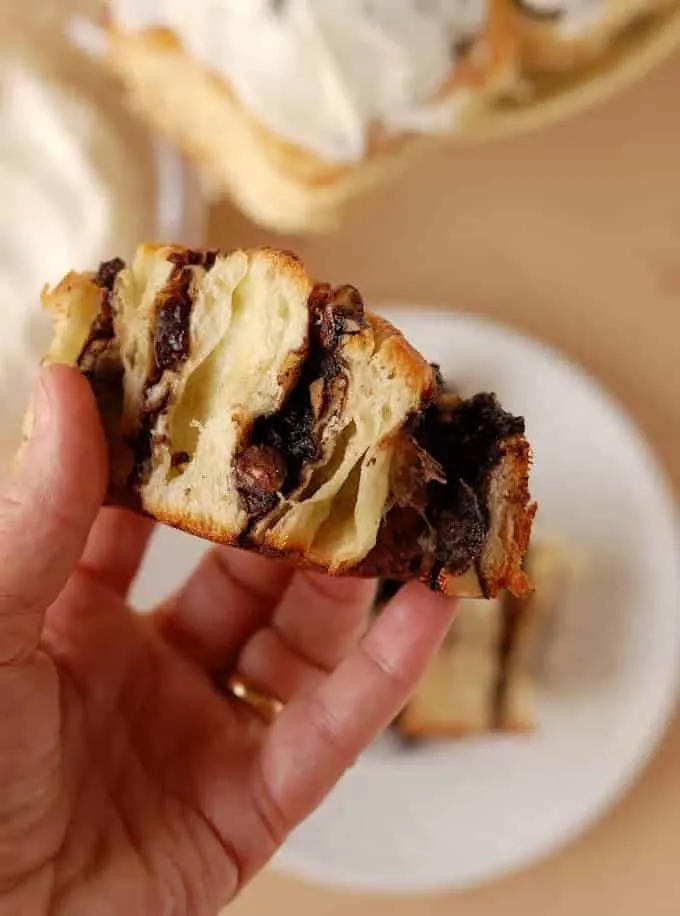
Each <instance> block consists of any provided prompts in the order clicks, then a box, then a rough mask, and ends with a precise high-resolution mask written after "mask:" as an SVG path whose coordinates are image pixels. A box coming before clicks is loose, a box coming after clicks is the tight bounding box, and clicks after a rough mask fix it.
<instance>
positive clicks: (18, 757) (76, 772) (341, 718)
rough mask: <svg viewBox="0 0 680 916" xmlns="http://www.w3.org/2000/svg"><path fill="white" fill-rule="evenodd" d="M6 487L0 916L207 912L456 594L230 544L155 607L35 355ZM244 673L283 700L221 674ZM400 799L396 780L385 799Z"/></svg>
mask: <svg viewBox="0 0 680 916" xmlns="http://www.w3.org/2000/svg"><path fill="white" fill-rule="evenodd" d="M35 416H36V422H35V426H34V431H33V434H32V436H31V439H30V441H29V443H28V446H27V449H26V451H25V453H24V455H23V456H22V459H21V462H20V465H19V467H18V469H17V471H16V472H15V473H14V474H13V475H12V476H11V477H10V479H9V482H8V484H7V486H6V487H5V489H4V492H2V494H1V495H0V914H1V916H5V914H20V916H33V914H46V913H50V914H60V916H61V914H63V916H85V914H87V916H91V914H93V913H96V914H97V916H113V914H124V916H161V914H163V916H166V914H167V916H179V914H191V916H201V914H207V916H215V913H216V912H217V910H218V909H219V907H220V906H221V905H223V904H226V903H228V902H229V901H230V900H231V899H233V897H234V896H235V895H236V894H237V893H238V891H239V890H240V889H241V888H242V887H243V885H244V884H245V883H246V882H247V881H248V880H249V879H250V878H251V877H252V876H253V875H254V874H255V873H256V872H257V871H258V869H260V868H261V867H262V866H263V865H264V864H265V863H266V862H267V860H268V859H269V858H270V857H271V855H272V854H273V853H274V852H275V850H276V849H277V848H278V847H279V846H280V844H281V843H282V842H283V840H284V839H285V837H286V835H287V834H288V833H289V831H290V830H291V829H292V828H293V827H295V826H296V825H297V824H298V823H299V822H300V821H301V820H302V819H303V818H304V817H306V816H307V815H308V814H309V813H310V812H311V811H312V810H313V809H314V808H315V807H316V805H318V803H319V802H320V801H321V800H322V799H323V797H324V796H325V795H326V793H327V792H328V791H329V790H330V789H331V787H332V786H333V784H334V783H335V782H336V781H337V779H338V778H339V777H340V776H341V774H342V773H343V771H344V770H345V769H346V768H347V767H348V766H350V765H351V764H352V763H353V761H354V760H355V759H356V757H357V755H358V754H360V752H361V751H362V750H363V748H365V747H366V745H367V744H369V742H370V741H371V740H372V739H373V738H374V736H375V735H376V734H377V732H378V731H379V730H380V729H382V728H383V727H384V726H385V725H386V724H387V723H388V722H389V720H390V719H391V718H392V717H393V716H394V715H395V714H396V713H397V712H398V710H399V709H400V707H401V706H402V704H403V703H404V701H405V699H406V697H407V695H408V693H409V691H410V690H411V689H412V687H413V686H414V684H415V682H416V680H417V678H418V677H419V675H420V674H421V672H422V671H423V668H424V667H425V665H426V663H427V662H428V660H429V659H430V657H431V656H432V654H433V653H434V652H435V650H436V648H437V646H438V645H439V643H440V641H441V639H442V637H443V636H444V633H445V631H446V629H447V627H448V624H449V622H450V616H451V609H450V607H449V606H447V604H446V602H444V601H442V600H441V599H440V598H438V597H437V596H434V595H431V594H430V593H428V592H427V591H426V590H425V589H423V588H421V587H419V586H409V587H408V588H405V589H404V590H402V592H401V593H400V594H399V596H398V597H397V598H396V599H395V600H394V601H393V602H392V603H391V605H390V606H389V607H388V609H387V610H386V611H385V613H384V614H383V615H381V618H380V620H379V622H378V623H377V624H376V625H375V626H374V627H373V629H372V630H371V632H370V633H369V634H368V635H364V630H365V628H366V622H367V616H368V610H369V606H370V603H371V599H372V595H373V586H372V585H371V584H370V583H366V582H361V581H357V580H349V579H330V578H326V577H323V576H320V575H318V574H313V573H309V572H298V573H295V572H294V571H293V570H292V569H291V568H289V567H288V565H286V564H283V563H280V562H274V561H271V560H265V559H263V558H261V557H257V556H251V555H247V554H245V553H241V552H238V551H232V550H228V549H225V548H216V549H214V550H213V551H211V552H209V553H208V554H206V557H205V558H204V560H203V562H202V564H201V565H200V567H199V568H198V570H197V571H196V572H195V573H194V574H193V576H192V577H191V578H190V579H189V580H188V581H187V582H186V584H185V585H184V586H183V587H182V589H181V590H180V591H179V592H178V593H177V594H176V595H175V596H174V597H173V598H172V600H170V601H168V602H166V603H165V604H164V606H163V607H161V608H159V609H158V610H157V611H156V612H155V613H154V614H153V615H148V616H147V615H139V614H135V613H134V612H133V611H132V610H131V608H130V607H129V606H128V605H127V604H126V595H127V592H128V589H129V587H130V584H131V582H132V581H133V579H134V577H135V574H136V572H137V569H138V566H139V564H140V562H141V558H142V556H143V552H144V548H145V545H146V543H147V541H148V538H149V536H150V534H151V525H150V523H149V521H148V520H146V519H143V518H141V517H138V516H135V515H133V514H131V513H127V512H124V511H122V510H113V509H105V510H103V511H100V508H101V503H102V500H103V496H104V491H105V485H106V475H107V468H106V449H105V444H104V441H103V437H102V433H101V430H100V427H99V421H98V418H97V413H96V408H95V405H94V401H93V398H92V395H91V393H90V390H89V387H88V386H87V384H86V383H85V381H84V380H83V379H82V378H81V376H80V375H79V374H78V373H77V372H75V371H73V370H70V369H66V368H64V367H53V368H51V369H48V370H45V372H44V373H43V375H42V377H41V382H40V384H39V386H38V391H37V394H36V404H35ZM229 670H231V671H238V672H239V674H240V675H241V676H242V677H244V678H247V679H248V680H249V681H250V682H252V683H253V684H257V686H258V688H259V689H260V690H261V691H262V692H263V693H265V694H269V695H272V696H275V697H277V698H279V699H280V700H281V701H282V702H283V703H284V704H285V706H284V708H283V710H282V711H281V712H280V714H279V715H278V716H277V717H276V719H275V721H274V722H273V724H269V725H268V724H267V723H266V722H265V721H264V720H263V719H261V718H260V717H259V716H258V715H257V713H256V712H254V711H253V710H252V708H250V707H249V706H247V705H245V704H244V703H242V702H241V701H239V700H237V699H236V698H234V697H233V696H232V695H230V694H228V693H227V692H226V691H220V690H219V689H218V687H217V686H216V684H217V683H218V682H219V680H220V673H221V672H224V671H229ZM397 801H398V800H397V799H395V803H396V802H397Z"/></svg>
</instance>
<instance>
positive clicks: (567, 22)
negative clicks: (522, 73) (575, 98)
mask: <svg viewBox="0 0 680 916" xmlns="http://www.w3.org/2000/svg"><path fill="white" fill-rule="evenodd" d="M515 3H516V6H517V17H518V26H519V28H520V30H521V34H522V40H521V41H522V60H523V65H524V67H525V69H526V70H527V71H529V72H533V71H541V70H547V71H553V70H569V69H571V68H573V67H579V66H582V65H584V64H587V63H589V62H591V61H594V60H596V59H597V58H598V57H599V56H600V55H603V54H606V53H607V51H608V50H609V48H610V47H611V45H612V44H613V43H615V42H616V40H617V39H618V38H619V37H620V36H621V35H622V34H624V33H625V31H626V30H627V29H629V28H630V27H631V26H634V25H635V24H636V23H638V22H640V21H644V20H645V19H646V18H649V17H652V16H654V15H655V14H659V13H661V12H663V11H665V10H666V9H670V8H671V7H672V6H673V0H515Z"/></svg>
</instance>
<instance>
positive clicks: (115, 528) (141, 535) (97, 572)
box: [80, 508, 154, 597]
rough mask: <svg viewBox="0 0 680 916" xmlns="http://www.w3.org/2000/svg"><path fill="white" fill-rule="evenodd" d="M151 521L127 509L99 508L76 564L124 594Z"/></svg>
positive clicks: (150, 530)
mask: <svg viewBox="0 0 680 916" xmlns="http://www.w3.org/2000/svg"><path fill="white" fill-rule="evenodd" d="M153 529H154V523H153V521H152V520H151V519H148V518H145V517H144V516H142V515H138V514H136V513H134V512H130V511H129V510H127V509H118V508H106V509H102V511H101V512H100V513H99V516H98V518H97V520H96V522H95V523H94V527H93V528H92V531H91V532H90V536H89V538H88V541H87V546H86V547H85V552H84V554H83V557H82V559H81V561H80V566H81V567H84V568H85V569H87V570H88V571H89V572H91V573H92V574H93V575H94V576H96V577H97V578H98V579H99V581H100V582H103V583H104V584H105V585H107V586H108V587H109V588H111V589H113V590H114V591H115V592H117V593H118V594H119V595H121V596H122V597H125V596H126V595H127V593H128V590H129V589H130V586H131V585H132V582H133V581H134V578H135V576H136V575H137V573H138V571H139V567H140V566H141V563H142V560H143V559H144V553H145V551H146V548H147V545H148V543H149V539H150V538H151V535H152V533H153Z"/></svg>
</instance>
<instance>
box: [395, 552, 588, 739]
mask: <svg viewBox="0 0 680 916" xmlns="http://www.w3.org/2000/svg"><path fill="white" fill-rule="evenodd" d="M526 568H527V572H528V575H529V577H530V579H531V582H532V585H533V590H532V592H531V593H530V594H528V595H524V596H520V597H517V596H513V595H510V594H507V593H506V594H504V595H502V596H499V597H497V598H495V599H493V600H490V601H471V600H467V599H463V600H461V601H460V602H459V607H458V610H457V612H456V617H455V620H454V622H453V624H452V626H451V630H450V632H449V634H448V636H447V639H446V641H445V643H444V645H443V647H442V649H441V650H440V652H439V654H438V655H437V657H436V658H435V659H434V661H433V663H432V664H431V666H430V667H429V669H428V670H427V672H426V674H425V676H424V678H423V679H422V681H421V683H420V685H419V686H418V688H417V690H416V691H415V693H414V694H413V696H412V697H411V698H410V700H409V702H408V704H407V705H406V707H405V709H404V710H403V711H402V713H401V714H400V716H399V717H398V719H397V720H396V722H395V727H396V729H397V731H398V733H399V734H400V735H401V736H402V737H403V738H406V739H408V740H419V739H434V738H457V737H462V736H465V735H473V734H481V733H485V732H492V731H502V732H531V731H533V730H534V729H535V728H536V725H537V714H536V696H537V689H538V688H537V668H538V665H537V660H538V659H539V658H540V657H541V656H543V655H544V654H545V653H546V651H547V646H546V643H547V642H549V641H550V639H551V637H552V635H553V634H552V631H554V628H555V625H556V618H558V617H559V608H560V606H561V603H562V601H563V599H564V594H565V592H566V590H567V587H568V584H569V581H570V580H571V578H572V574H573V572H574V571H575V568H574V563H573V561H572V554H571V552H567V551H565V549H564V548H563V547H562V546H561V545H560V544H558V543H557V542H553V541H538V542H537V543H536V544H534V545H532V547H531V549H530V551H529V553H528V555H527V561H526ZM381 594H382V595H384V597H387V595H388V594H389V591H387V592H386V591H385V590H381Z"/></svg>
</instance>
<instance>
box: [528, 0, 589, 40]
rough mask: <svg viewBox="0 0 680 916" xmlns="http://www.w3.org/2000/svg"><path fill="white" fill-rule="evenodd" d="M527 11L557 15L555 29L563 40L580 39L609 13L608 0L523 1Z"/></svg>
mask: <svg viewBox="0 0 680 916" xmlns="http://www.w3.org/2000/svg"><path fill="white" fill-rule="evenodd" d="M523 3H524V5H525V6H526V7H527V9H530V10H536V12H537V13H541V14H543V15H546V16H549V15H551V14H553V13H554V14H555V15H556V17H557V18H556V19H555V29H556V30H557V32H558V34H559V35H561V36H562V37H563V38H580V37H582V36H583V35H585V34H587V33H588V32H589V31H590V30H591V29H592V28H594V27H595V26H597V25H598V24H599V23H600V22H601V21H602V20H603V19H604V17H605V14H606V12H607V2H606V0H523Z"/></svg>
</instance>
